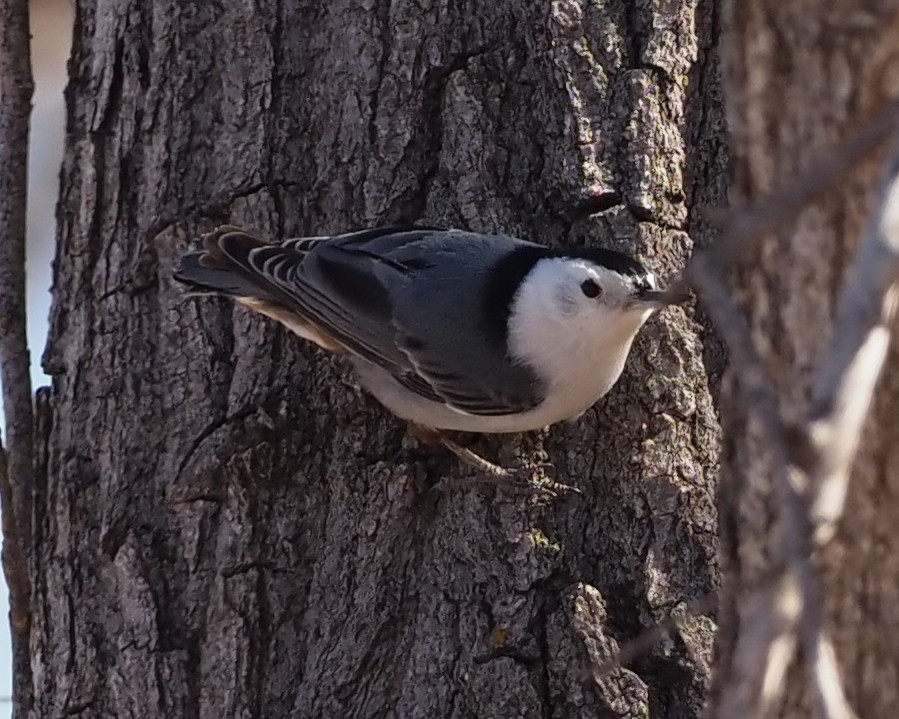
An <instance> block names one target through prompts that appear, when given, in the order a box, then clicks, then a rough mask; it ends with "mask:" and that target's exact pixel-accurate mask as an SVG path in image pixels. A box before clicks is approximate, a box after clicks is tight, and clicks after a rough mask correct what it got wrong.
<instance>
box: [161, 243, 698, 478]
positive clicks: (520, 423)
mask: <svg viewBox="0 0 899 719" xmlns="http://www.w3.org/2000/svg"><path fill="white" fill-rule="evenodd" d="M203 242H204V249H203V250H201V251H197V252H190V253H188V254H186V255H184V257H183V258H182V260H181V266H180V268H179V269H178V270H177V272H176V273H175V278H176V279H177V280H179V281H181V282H183V283H185V284H187V285H189V286H191V287H192V288H194V289H195V290H198V291H200V292H204V293H215V294H224V295H230V296H232V297H233V298H234V299H235V300H237V301H238V302H240V303H242V304H244V305H246V306H248V307H250V308H252V309H254V310H256V311H257V312H260V313H262V314H264V315H266V316H268V317H271V318H272V319H275V320H278V321H279V322H281V323H282V324H284V325H286V326H287V327H288V328H289V329H290V330H292V331H293V332H294V333H296V334H297V335H299V336H300V337H303V338H305V339H308V340H311V341H313V342H315V343H316V344H318V345H319V346H321V347H323V348H325V349H326V350H331V351H336V352H341V353H344V354H346V355H347V356H348V358H349V360H350V362H351V363H352V365H353V367H354V368H355V370H356V372H357V374H358V376H359V379H360V380H361V383H362V385H363V386H364V387H365V388H366V389H367V390H368V391H369V392H371V393H372V394H373V395H374V396H375V397H376V398H377V399H378V400H379V401H380V402H381V403H382V404H383V405H384V406H385V407H387V408H388V409H389V410H391V411H392V412H393V413H394V414H395V415H397V416H398V417H400V418H401V419H404V420H406V421H407V422H409V423H410V426H411V428H412V429H413V432H414V433H415V434H416V435H417V436H419V437H420V438H425V439H429V440H432V441H439V442H441V443H442V444H444V445H445V446H446V447H447V448H448V449H450V450H451V451H452V452H454V453H455V454H456V455H457V456H459V457H460V458H461V459H463V460H464V461H466V462H468V463H470V464H472V465H474V466H475V467H477V468H478V469H480V470H485V471H487V472H490V473H492V474H494V475H500V476H505V475H508V474H509V472H508V471H507V470H504V469H502V468H500V467H497V466H496V465H494V464H492V463H490V462H487V460H485V459H483V458H481V457H480V456H478V455H477V454H475V453H474V452H472V451H471V450H468V449H466V448H463V447H461V446H459V445H458V444H456V443H455V442H452V441H451V440H449V439H448V438H446V437H444V436H443V435H442V431H444V430H452V431H462V432H525V431H529V430H535V429H540V428H543V427H546V426H548V425H551V424H554V423H556V422H559V421H561V420H566V419H574V418H577V417H579V416H580V415H581V414H583V413H584V412H585V411H586V410H587V409H588V408H589V407H590V406H591V405H593V404H594V403H595V402H596V401H597V400H598V399H599V398H600V397H602V396H603V395H604V394H606V393H607V392H608V391H609V389H611V387H612V385H614V384H615V382H616V381H617V380H618V377H619V376H620V375H621V371H622V368H623V367H624V362H625V360H626V359H627V356H628V353H629V351H630V348H631V343H632V342H633V340H634V337H635V336H636V335H637V332H638V331H639V330H640V328H641V327H642V326H643V324H644V323H645V322H646V320H647V319H648V318H649V317H650V315H652V314H653V313H654V312H655V311H657V310H659V309H661V308H662V307H663V306H664V304H665V303H666V302H676V301H681V300H682V299H684V298H683V297H681V296H675V297H672V298H667V297H666V295H665V294H664V293H663V292H661V291H659V290H658V289H657V288H656V284H655V280H654V278H653V275H652V273H650V272H648V271H647V270H646V269H645V268H644V267H643V265H642V264H640V263H639V262H637V261H636V260H634V259H633V258H631V257H628V256H627V255H624V254H621V253H618V252H613V251H611V250H605V249H595V248H580V249H550V248H548V247H544V246H542V245H537V244H534V243H531V242H526V241H524V240H520V239H516V238H514V237H509V236H506V235H483V234H477V233H474V232H463V231H461V230H447V229H442V228H435V227H412V228H409V227H405V228H398V227H385V228H378V229H369V230H363V231H360V232H351V233H348V234H342V235H337V236H333V237H305V238H296V239H289V240H285V241H284V242H281V243H280V244H271V243H267V242H264V241H263V240H260V239H258V238H255V237H252V236H251V235H249V234H247V233H246V232H244V231H243V230H241V229H239V228H236V227H220V228H218V229H217V230H215V231H213V232H212V233H210V234H208V235H206V236H205V237H204V238H203Z"/></svg>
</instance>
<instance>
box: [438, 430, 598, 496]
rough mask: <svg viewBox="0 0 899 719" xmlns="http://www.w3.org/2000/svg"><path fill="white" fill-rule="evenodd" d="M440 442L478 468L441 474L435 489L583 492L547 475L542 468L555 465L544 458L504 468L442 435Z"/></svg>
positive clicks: (547, 493) (548, 493) (553, 493)
mask: <svg viewBox="0 0 899 719" xmlns="http://www.w3.org/2000/svg"><path fill="white" fill-rule="evenodd" d="M440 443H441V444H442V445H443V446H444V447H446V448H447V449H448V450H449V451H450V452H452V453H453V454H455V455H456V456H457V457H458V458H459V459H460V460H462V461H463V462H464V463H465V464H467V465H468V466H470V467H473V468H474V469H476V470H478V474H477V475H473V476H470V477H463V478H444V479H442V480H441V481H440V482H438V483H437V485H436V486H435V487H434V488H435V489H437V490H439V491H443V492H446V491H449V490H452V489H466V488H470V487H472V486H494V487H497V488H498V489H502V490H505V491H513V492H518V493H521V494H528V495H537V496H544V497H557V496H559V495H560V494H566V493H572V494H583V492H581V490H579V489H577V488H576V487H570V486H568V485H567V484H562V483H561V482H557V481H555V480H554V479H552V478H551V477H547V476H546V472H547V471H552V470H554V469H555V467H553V465H551V464H550V463H548V462H538V463H528V464H523V465H521V466H518V467H514V468H511V469H507V468H505V467H500V466H499V465H497V464H494V463H493V462H490V461H488V460H486V459H484V458H483V457H482V456H481V455H479V454H477V453H475V452H473V451H472V450H470V449H468V448H467V447H462V446H461V445H458V444H456V443H455V442H453V441H452V440H449V439H447V438H446V437H441V439H440Z"/></svg>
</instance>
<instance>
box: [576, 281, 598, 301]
mask: <svg viewBox="0 0 899 719" xmlns="http://www.w3.org/2000/svg"><path fill="white" fill-rule="evenodd" d="M581 292H583V293H584V294H585V295H586V296H587V297H590V298H591V299H592V298H593V297H599V295H600V294H601V293H602V290H601V289H599V285H598V284H596V283H595V282H594V281H593V280H584V281H583V282H581Z"/></svg>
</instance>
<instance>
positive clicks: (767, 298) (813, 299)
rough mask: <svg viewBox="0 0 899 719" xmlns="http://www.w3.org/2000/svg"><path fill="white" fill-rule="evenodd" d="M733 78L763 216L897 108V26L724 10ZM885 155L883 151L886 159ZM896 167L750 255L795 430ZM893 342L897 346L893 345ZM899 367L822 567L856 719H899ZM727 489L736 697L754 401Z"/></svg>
mask: <svg viewBox="0 0 899 719" xmlns="http://www.w3.org/2000/svg"><path fill="white" fill-rule="evenodd" d="M728 7H729V16H728V22H727V25H728V27H727V32H728V38H729V40H728V42H727V43H726V44H722V48H723V62H724V64H725V67H726V70H725V76H726V77H727V78H728V81H729V84H728V87H727V91H728V103H729V104H728V110H729V120H730V123H729V124H730V130H731V137H732V143H733V145H732V149H733V154H732V157H733V171H734V177H733V184H732V188H733V191H732V198H734V199H736V201H737V202H752V201H753V200H756V199H757V198H758V197H760V196H762V195H763V194H764V193H766V192H769V191H772V190H775V189H776V188H777V187H779V186H782V184H783V183H784V182H785V181H786V180H788V179H789V178H791V177H793V176H795V175H796V174H797V172H798V170H799V168H803V167H807V166H809V165H810V164H811V163H812V162H813V161H814V160H816V159H817V158H819V157H820V155H821V152H822V150H823V148H826V147H828V146H832V145H834V144H836V143H837V141H839V140H840V139H842V138H844V137H847V136H849V135H850V134H851V133H852V132H853V131H854V130H856V129H857V128H859V127H860V126H861V125H862V124H863V123H864V122H865V120H866V119H867V118H869V117H871V116H872V115H874V114H875V113H876V111H877V110H880V109H882V108H885V106H886V104H887V102H888V101H889V100H890V99H891V98H895V97H896V95H897V86H896V81H895V71H896V67H897V63H899V43H897V38H899V13H897V9H896V6H895V4H894V3H882V2H877V1H876V0H871V1H867V2H865V1H863V2H852V3H849V2H846V3H835V4H832V6H831V7H829V8H827V9H823V8H822V6H821V5H820V4H819V3H816V2H814V0H798V1H794V2H789V3H783V2H780V1H779V0H763V1H762V2H752V3H746V2H740V1H739V0H737V1H735V2H730V3H728ZM884 150H886V147H885V148H884ZM883 156H884V153H878V154H877V156H876V157H874V158H872V159H871V160H870V161H869V162H867V163H866V164H865V165H863V166H862V168H861V170H859V171H857V172H855V173H854V174H853V175H852V176H851V177H845V178H840V181H839V182H838V183H837V184H836V187H835V189H834V191H832V192H831V193H829V194H828V195H827V196H826V197H825V198H824V199H822V200H821V201H819V202H817V203H815V204H813V205H812V206H811V207H809V208H808V209H807V210H805V211H804V212H803V213H802V214H801V215H800V216H799V217H798V219H797V220H796V222H794V223H791V224H790V226H789V227H786V228H784V230H783V232H781V233H780V234H779V236H778V237H768V238H766V239H764V240H762V241H760V242H758V243H757V244H755V245H754V246H753V249H752V251H751V252H750V256H749V257H747V258H746V260H745V263H743V265H742V268H741V270H740V271H739V272H738V273H737V285H738V288H739V291H740V292H741V294H742V298H743V300H744V304H745V306H746V308H747V311H748V312H749V315H750V319H751V324H752V327H753V331H754V333H755V340H756V344H757V345H758V347H759V349H760V351H761V354H762V357H763V358H764V360H765V362H766V363H767V365H768V367H769V369H770V370H771V372H772V374H773V376H774V377H775V379H776V381H777V383H778V391H779V393H780V397H781V398H782V406H781V411H782V412H783V413H784V416H785V417H788V418H792V419H794V420H797V419H800V418H802V417H803V416H804V414H805V412H806V411H807V407H808V405H807V403H808V395H809V390H810V387H809V381H810V380H811V371H810V370H811V369H812V368H813V367H814V366H815V365H816V364H817V363H818V360H819V358H820V355H821V352H822V350H824V349H825V348H826V346H827V342H828V334H829V328H830V327H831V326H832V323H833V319H834V314H835V311H836V307H837V299H838V294H839V289H840V287H841V286H842V283H843V281H844V278H845V275H846V271H847V270H848V269H849V267H850V263H851V261H852V258H853V254H854V251H855V248H856V245H857V244H858V241H859V238H860V237H861V235H862V233H863V231H864V229H865V225H866V223H867V222H868V221H869V213H870V212H871V210H872V203H873V202H874V200H875V197H874V193H873V192H872V190H873V189H874V187H875V185H876V183H877V182H878V181H879V180H880V178H881V174H882V170H881V168H882V165H883ZM895 336H896V334H895V332H894V337H895ZM897 359H899V353H897V350H896V346H895V344H894V346H893V349H892V350H891V354H890V357H889V358H888V359H887V361H886V364H885V371H884V375H883V377H882V378H881V380H880V383H879V388H878V391H877V393H876V395H875V403H874V406H873V408H872V411H871V416H870V417H869V420H868V423H867V429H866V430H865V433H864V437H863V442H862V446H861V448H860V452H859V455H858V458H857V460H856V465H855V469H854V473H853V479H852V484H851V486H850V494H849V499H848V503H847V506H846V510H845V514H844V517H843V521H842V524H841V529H840V533H839V535H838V536H837V538H836V539H835V540H834V542H832V543H831V544H830V546H829V547H828V548H827V550H826V551H825V553H824V556H823V557H822V558H821V559H822V563H823V566H824V568H825V591H826V597H827V613H828V619H829V627H828V629H829V631H830V632H831V633H832V636H833V638H834V640H835V643H836V649H837V655H838V660H839V664H840V667H841V670H842V674H843V679H844V682H845V689H846V691H847V695H848V699H849V700H850V703H851V704H852V706H853V708H854V709H855V710H856V712H858V714H859V715H860V716H866V717H877V716H892V715H893V713H894V712H895V711H896V707H897V706H899V683H897V681H896V679H897V677H899V645H897V643H896V641H895V636H896V631H897V628H899V625H897V616H896V610H895V608H896V606H897V605H899V535H897V532H896V495H897V492H899V454H897V447H899V422H897V421H896V417H897V415H896V412H897V410H896V407H897V404H899V362H897ZM722 423H723V425H724V428H725V432H724V437H725V447H724V455H725V457H726V462H725V465H726V467H727V471H726V472H725V476H726V477H732V478H737V477H739V478H740V480H739V482H736V481H727V482H726V487H727V490H726V491H725V490H724V488H722V494H724V495H726V496H727V497H728V500H727V501H726V502H724V503H723V505H722V507H723V508H724V509H725V510H726V511H723V516H722V521H721V526H722V528H724V529H725V530H729V531H726V532H725V533H724V535H723V540H724V541H723V547H724V550H723V557H724V559H723V561H724V562H725V564H726V566H727V569H728V574H727V576H728V577H729V578H730V580H731V581H729V582H728V587H727V589H728V590H729V591H727V592H725V596H726V597H727V598H728V601H727V603H726V604H725V605H724V606H723V607H722V608H721V610H720V611H721V615H722V617H732V618H733V620H732V621H728V622H727V623H726V625H725V626H724V627H723V628H722V634H721V637H722V641H721V647H720V654H721V656H720V665H719V666H717V667H716V668H717V669H719V670H720V671H719V673H718V679H719V680H720V681H719V682H718V684H723V683H724V682H731V681H733V679H734V673H738V672H739V671H740V668H739V667H737V666H735V665H734V663H733V662H734V649H735V644H734V639H735V638H736V636H737V635H738V633H739V626H740V625H739V622H740V617H741V616H743V615H742V613H743V612H745V611H748V609H749V608H748V606H744V605H743V604H741V602H740V601H739V598H740V597H743V596H746V592H747V591H748V590H749V589H750V588H752V587H754V586H758V583H759V581H760V578H761V574H762V573H763V572H764V571H765V568H766V566H767V562H766V561H765V557H766V555H767V554H768V550H769V548H770V546H769V542H770V541H771V539H770V537H771V536H772V533H771V523H772V517H773V512H772V511H770V507H769V508H768V509H766V505H767V503H768V502H769V501H771V499H772V495H771V485H770V477H771V475H772V472H771V471H770V464H769V457H768V455H767V447H766V443H765V442H764V441H762V440H761V437H760V435H759V433H758V432H757V431H756V430H757V428H755V427H753V426H752V425H751V424H747V415H746V402H745V399H744V398H743V397H742V396H741V394H740V393H739V392H734V388H733V386H732V385H731V384H730V383H726V384H725V391H724V394H723V399H722ZM786 688H787V693H786V697H785V700H784V703H783V706H782V707H781V708H780V716H789V717H799V716H805V715H806V712H807V711H808V709H807V708H802V709H801V708H800V706H803V707H807V706H808V703H809V697H808V695H807V691H808V688H807V685H806V682H805V676H804V674H803V670H802V669H801V668H799V667H794V670H793V677H792V680H788V681H787V684H786Z"/></svg>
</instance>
